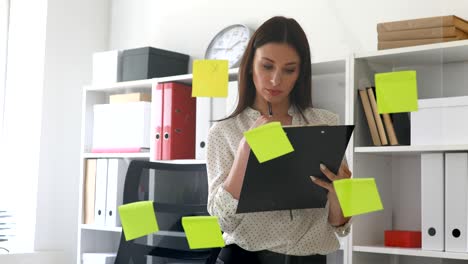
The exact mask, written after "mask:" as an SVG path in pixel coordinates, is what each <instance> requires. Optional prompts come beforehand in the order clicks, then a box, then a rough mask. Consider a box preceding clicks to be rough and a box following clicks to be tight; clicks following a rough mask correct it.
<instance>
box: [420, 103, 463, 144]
mask: <svg viewBox="0 0 468 264" xmlns="http://www.w3.org/2000/svg"><path fill="white" fill-rule="evenodd" d="M418 105H419V110H418V111H416V112H411V145H454V144H468V121H467V116H468V96H459V97H444V98H434V99H421V100H418Z"/></svg>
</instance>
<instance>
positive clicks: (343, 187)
mask: <svg viewBox="0 0 468 264" xmlns="http://www.w3.org/2000/svg"><path fill="white" fill-rule="evenodd" d="M333 186H334V187H335V192H336V195H337V196H338V201H339V202H340V206H341V210H342V211H343V215H344V216H345V217H350V216H353V215H358V214H364V213H370V212H374V211H378V210H382V209H383V206H382V202H381V200H380V195H379V191H378V190H377V185H376V184H375V179H374V178H359V179H343V180H336V181H333Z"/></svg>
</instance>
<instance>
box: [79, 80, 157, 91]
mask: <svg viewBox="0 0 468 264" xmlns="http://www.w3.org/2000/svg"><path fill="white" fill-rule="evenodd" d="M154 80H155V79H146V80H137V81H128V82H117V83H109V84H102V85H101V84H99V85H88V86H86V90H87V91H103V92H114V91H120V90H125V89H142V88H143V89H151V87H152V84H153V83H154V82H155V81H154Z"/></svg>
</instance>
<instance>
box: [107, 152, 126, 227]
mask: <svg viewBox="0 0 468 264" xmlns="http://www.w3.org/2000/svg"><path fill="white" fill-rule="evenodd" d="M128 165H129V161H128V160H126V159H109V161H108V168H107V198H106V226H109V227H116V226H121V223H120V216H119V214H118V210H117V208H118V207H119V206H120V205H122V202H123V190H124V184H125V175H126V174H127V169H128Z"/></svg>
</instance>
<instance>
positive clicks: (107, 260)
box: [81, 253, 117, 264]
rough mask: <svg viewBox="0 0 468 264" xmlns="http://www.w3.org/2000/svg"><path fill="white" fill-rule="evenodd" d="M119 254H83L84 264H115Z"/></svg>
mask: <svg viewBox="0 0 468 264" xmlns="http://www.w3.org/2000/svg"><path fill="white" fill-rule="evenodd" d="M116 257H117V254H115V253H83V255H82V261H81V262H82V263H83V264H113V263H114V262H115V258H116Z"/></svg>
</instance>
